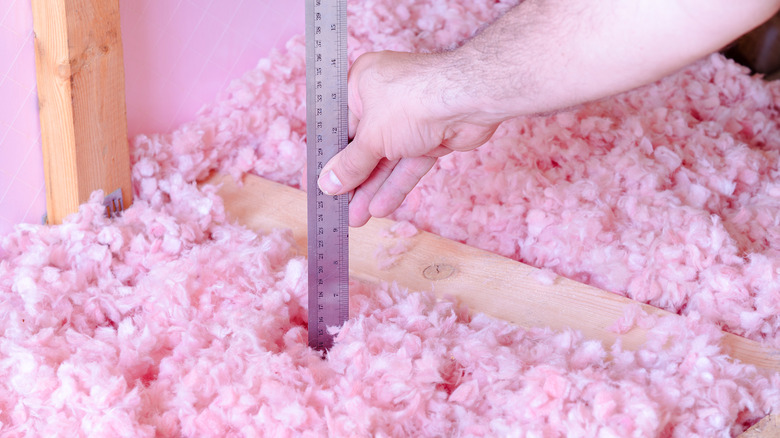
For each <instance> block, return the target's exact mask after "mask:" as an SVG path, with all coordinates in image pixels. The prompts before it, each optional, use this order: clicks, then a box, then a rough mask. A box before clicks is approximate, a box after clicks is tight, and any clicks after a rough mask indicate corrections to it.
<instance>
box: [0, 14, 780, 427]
mask: <svg viewBox="0 0 780 438" xmlns="http://www.w3.org/2000/svg"><path fill="white" fill-rule="evenodd" d="M510 3H511V2H502V1H495V0H448V1H445V0H431V1H426V2H413V1H411V0H403V1H396V0H377V1H365V2H353V4H351V5H350V26H351V27H350V33H351V35H350V47H351V53H352V55H351V56H352V59H354V58H355V57H356V56H357V55H358V54H360V53H362V52H364V51H367V50H373V49H396V50H423V51H425V50H436V49H441V48H446V47H451V46H453V45H456V44H457V43H458V42H459V41H462V40H463V39H465V38H467V37H468V36H469V35H471V34H472V33H473V32H474V31H475V30H476V29H478V28H479V27H480V26H481V25H483V24H484V23H486V22H488V21H490V20H491V19H493V18H494V17H496V16H497V15H498V14H500V13H501V11H504V10H506V9H507V8H508V7H510V6H511V4H510ZM303 54H304V45H303V41H302V38H300V37H299V38H294V39H293V40H291V41H290V42H289V43H288V44H287V48H286V50H285V51H284V52H283V53H275V54H273V55H272V56H271V57H270V59H265V60H262V61H260V63H259V64H258V66H257V68H256V69H255V70H253V71H250V72H248V73H247V74H246V75H244V76H243V77H242V78H241V79H239V80H236V81H234V82H233V83H232V84H231V86H230V88H229V90H228V91H227V92H226V93H224V94H223V95H222V96H220V97H219V98H218V99H217V101H216V102H215V103H214V104H213V105H211V106H209V107H207V108H205V109H204V110H203V111H202V112H201V113H200V114H199V116H198V117H197V119H196V120H194V121H192V122H190V123H187V124H185V125H183V126H182V127H180V128H179V129H177V130H176V131H174V132H172V133H171V134H167V135H151V136H140V137H138V138H136V139H135V141H134V142H133V148H132V153H133V157H132V158H133V162H134V165H133V179H134V188H135V190H136V193H137V201H136V203H135V204H134V205H133V206H132V207H131V208H129V209H128V210H127V211H126V212H125V214H124V216H123V217H121V218H119V219H116V220H107V219H105V218H103V217H102V216H101V208H100V196H99V195H95V196H94V197H93V200H92V201H91V202H90V203H88V204H85V205H84V206H83V207H82V209H81V211H80V212H79V213H78V214H77V215H74V216H72V217H71V218H70V219H69V221H68V222H67V223H66V224H64V225H62V226H53V227H42V226H31V225H20V226H18V227H17V229H16V230H15V231H14V232H13V233H12V234H10V235H8V236H6V237H5V238H4V239H3V241H2V246H1V249H0V293H1V295H0V329H2V335H1V336H0V434H2V436H47V437H49V436H68V437H71V436H117V437H144V436H149V437H151V436H164V437H168V436H172V437H175V436H191V437H196V436H273V437H284V436H328V435H329V436H337V437H341V436H529V437H559V436H560V437H563V436H565V437H590V436H599V437H650V436H662V437H666V436H675V437H691V436H702V437H716V436H732V435H735V434H737V433H739V432H741V431H742V430H744V429H745V428H746V427H748V426H749V425H750V424H753V423H755V422H756V421H757V420H758V419H759V418H761V417H763V416H764V415H766V414H767V413H768V412H770V411H773V410H774V411H776V412H777V410H778V408H780V375H777V374H769V373H766V372H763V371H760V370H757V369H756V368H755V367H752V366H747V365H744V364H741V363H735V362H732V361H730V360H729V359H727V357H726V356H725V354H724V352H723V351H721V349H720V347H719V338H720V333H721V332H720V330H718V329H719V328H721V329H724V330H727V331H730V332H733V333H736V334H740V335H743V336H746V337H748V338H751V339H754V340H757V341H761V342H764V343H765V344H766V345H768V346H771V347H774V348H777V347H780V340H778V336H777V335H778V331H779V330H780V320H778V314H780V281H779V280H778V275H780V223H779V221H780V219H778V218H780V172H779V171H778V162H780V157H779V156H778V151H779V150H780V127H779V126H778V123H777V120H778V107H779V106H780V83H765V82H763V81H762V80H761V79H760V78H756V77H751V76H749V75H748V73H747V72H746V71H745V69H743V68H741V67H739V66H737V65H735V64H733V63H731V62H730V61H727V60H725V59H724V58H722V57H721V56H719V55H713V56H710V57H708V58H707V59H704V60H702V61H701V62H699V63H697V64H696V65H694V66H692V67H690V68H687V69H686V70H684V71H682V72H679V73H678V74H675V75H674V76H672V77H669V78H667V79H664V80H662V81H660V82H658V83H656V84H653V85H650V86H647V87H644V88H642V89H640V90H636V91H633V92H630V93H626V94H624V95H622V96H618V97H616V98H612V99H608V100H605V101H602V102H598V103H594V104H590V105H585V106H582V107H580V108H577V109H575V110H572V111H568V112H561V113H558V114H556V115H552V116H549V117H539V118H526V119H519V120H515V121H512V122H508V123H505V124H504V125H503V126H502V128H501V129H500V131H499V132H498V133H497V135H496V136H495V138H494V139H493V140H492V141H491V142H490V144H488V145H486V146H485V147H483V148H481V149H480V150H478V151H475V152H471V153H462V154H454V155H451V156H448V157H446V158H444V159H442V160H440V162H439V164H438V165H437V166H436V167H435V169H434V170H433V171H432V173H431V174H430V175H429V176H427V177H426V178H425V179H424V180H423V182H422V183H421V184H420V186H419V187H418V188H417V189H416V190H415V191H414V192H413V193H412V195H411V196H410V198H409V199H408V201H407V202H406V204H405V205H404V206H403V207H402V208H401V209H400V210H399V211H398V212H397V213H396V214H395V217H396V219H398V220H405V221H408V222H410V223H411V224H413V225H414V226H415V227H417V228H420V229H425V230H429V231H433V232H435V233H439V234H441V235H444V236H446V237H450V238H453V239H456V240H460V241H463V242H466V243H468V244H470V245H473V246H477V247H481V248H484V249H487V250H490V251H494V252H498V253H501V254H504V255H506V256H509V257H512V258H515V259H518V260H521V261H524V262H527V263H530V264H532V265H535V266H538V267H540V268H544V269H545V271H544V273H545V274H544V275H543V277H544V278H546V279H548V281H554V279H555V275H562V276H567V277H571V278H574V279H577V280H580V281H583V282H586V283H589V284H593V285H596V286H599V287H602V288H605V289H608V290H611V291H613V292H615V293H619V294H622V295H626V296H629V297H631V298H633V299H635V300H638V301H642V302H646V303H651V304H653V305H656V306H659V307H662V308H665V309H667V310H670V311H673V312H677V313H679V314H681V315H684V317H683V318H667V319H653V318H650V317H647V316H643V315H641V314H640V313H641V312H638V311H637V310H638V309H631V311H630V312H629V313H627V315H626V316H625V317H624V318H622V319H621V320H620V321H616V322H615V325H614V327H613V328H614V330H617V331H625V330H628V329H629V328H630V327H631V326H632V325H639V326H642V327H645V328H648V329H649V336H648V341H647V343H646V344H645V345H644V346H643V347H642V348H641V349H639V350H637V351H626V350H623V349H622V348H621V347H620V345H616V346H614V347H612V348H610V349H609V350H605V349H604V347H602V346H601V344H599V343H597V342H595V341H589V340H586V339H583V338H582V336H581V334H579V333H578V332H574V331H565V332H551V331H549V330H546V329H544V328H534V329H527V330H526V329H521V328H518V327H515V326H512V325H510V324H508V323H505V322H502V321H498V320H494V319H491V318H489V317H486V316H483V315H479V314H477V315H474V316H469V314H468V312H467V311H466V310H465V309H462V308H460V307H458V306H457V305H456V304H454V303H451V302H446V301H445V302H437V301H436V300H435V299H434V298H433V297H432V296H431V295H430V294H427V293H409V292H408V291H406V290H400V289H399V288H398V287H397V286H392V285H384V286H366V285H361V284H354V285H353V288H352V297H351V305H352V318H351V319H350V321H349V322H348V323H347V324H346V325H345V327H344V328H343V329H342V330H341V332H340V333H339V335H338V338H337V341H336V345H335V347H334V348H333V350H332V351H331V352H330V354H329V356H328V358H327V360H321V359H320V358H319V356H318V355H317V354H316V353H314V352H313V351H312V350H310V349H309V348H308V347H307V346H306V336H305V333H306V306H307V299H306V294H307V288H306V279H307V274H306V263H305V260H304V259H303V258H301V257H298V256H295V252H294V250H293V245H294V243H293V240H292V239H291V235H290V232H289V230H278V231H275V232H272V233H269V234H267V235H262V236H257V235H255V234H254V233H253V232H250V231H247V230H246V229H244V228H242V227H241V226H238V225H236V224H233V223H230V222H229V221H228V220H227V219H226V217H225V214H224V209H223V206H222V204H221V201H220V200H219V199H218V198H217V197H216V196H215V194H214V189H213V188H205V189H202V190H201V189H199V188H198V187H197V186H196V185H195V181H196V180H198V179H200V178H203V177H205V176H206V175H207V174H208V173H209V172H211V171H213V170H222V171H226V172H231V173H233V174H234V175H240V174H242V173H244V172H253V173H256V174H258V175H261V176H264V177H267V178H270V179H273V180H276V181H280V182H283V183H286V184H289V185H292V186H298V185H299V183H300V181H301V179H302V173H303V172H302V171H303V166H304V161H305V160H304V155H305V146H304V140H305V139H304V132H305V130H304V119H305V108H304V94H305V90H304V83H305V78H304V56H303ZM395 237H398V236H395ZM391 255H392V254H391Z"/></svg>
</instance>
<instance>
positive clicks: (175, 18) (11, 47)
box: [0, 0, 304, 235]
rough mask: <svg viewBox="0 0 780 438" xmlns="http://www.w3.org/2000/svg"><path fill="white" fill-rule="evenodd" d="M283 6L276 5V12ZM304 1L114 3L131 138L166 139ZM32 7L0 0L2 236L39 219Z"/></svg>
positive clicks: (298, 26) (298, 22) (244, 66)
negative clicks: (160, 134) (121, 44)
mask: <svg viewBox="0 0 780 438" xmlns="http://www.w3.org/2000/svg"><path fill="white" fill-rule="evenodd" d="M279 4H283V5H284V6H283V7H279ZM303 7H304V2H302V1H294V2H278V1H277V2H274V1H272V0H120V12H121V18H122V38H123V42H124V49H125V80H126V96H127V99H126V100H127V119H128V130H129V135H130V136H131V137H132V136H135V135H137V134H139V133H152V132H168V131H170V130H171V129H173V128H175V127H176V126H178V125H179V124H181V123H182V122H184V121H186V120H189V119H191V118H192V117H193V116H194V115H195V113H196V112H197V111H198V109H199V108H200V107H201V106H202V105H204V104H206V103H209V102H211V101H212V100H213V99H214V97H215V96H216V94H217V92H218V91H219V90H221V89H223V88H224V87H225V86H226V85H227V83H228V82H229V81H230V80H231V79H233V78H236V77H239V76H240V75H241V74H242V73H243V72H245V71H247V70H249V69H251V68H252V67H254V65H255V64H256V63H257V61H258V60H259V59H260V58H262V57H264V56H265V55H267V54H268V53H269V51H270V50H271V48H273V47H283V45H284V42H285V41H287V39H289V38H290V37H291V36H292V35H294V34H296V33H302V32H303V14H304V11H303ZM43 181H44V180H43V163H42V156H41V146H40V126H39V123H38V111H37V94H36V90H35V54H34V50H33V34H32V11H31V6H30V0H0V235H3V234H5V233H7V232H8V231H10V230H11V228H12V227H13V226H14V225H15V224H18V223H22V222H27V223H39V222H40V220H41V217H42V216H43V215H44V214H45V213H46V199H45V188H44V183H43Z"/></svg>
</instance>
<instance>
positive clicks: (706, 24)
mask: <svg viewBox="0 0 780 438" xmlns="http://www.w3.org/2000/svg"><path fill="white" fill-rule="evenodd" d="M778 8H780V1H778V0H741V1H735V0H526V1H524V2H523V3H521V4H519V5H518V6H516V7H515V8H513V9H511V10H510V11H509V12H507V13H506V14H505V15H504V16H503V17H501V18H500V19H499V20H497V21H496V22H495V23H493V24H492V25H491V26H489V27H487V28H486V29H485V30H484V31H483V32H482V33H480V34H479V35H477V36H476V37H475V38H473V39H472V40H470V41H468V42H466V43H465V44H464V45H463V46H462V47H460V48H458V49H456V50H454V51H452V52H449V53H445V54H441V55H440V57H439V59H438V60H437V63H438V64H439V66H437V67H438V68H437V70H438V71H439V72H443V73H441V75H442V77H441V84H442V96H443V97H442V99H443V101H444V102H445V103H446V104H447V105H450V106H454V107H457V108H459V110H460V111H463V112H465V113H468V117H470V118H472V119H473V120H474V121H484V122H486V123H488V122H494V121H500V120H504V119H507V118H511V117H514V116H517V115H526V114H535V113H542V112H549V111H553V110H557V109H560V108H565V107H570V106H573V105H577V104H580V103H583V102H587V101H591V100H597V99H600V98H603V97H606V96H609V95H612V94H616V93H619V92H622V91H626V90H629V89H632V88H635V87H638V86H641V85H644V84H647V83H650V82H652V81H655V80H657V79H660V78H661V77H663V76H665V75H667V74H669V73H672V72H674V71H675V70H678V69H679V68H681V67H683V66H685V65H688V64H690V63H691V62H693V61H695V60H696V59H699V58H701V57H702V56H704V55H706V54H708V53H711V52H713V51H716V50H718V49H720V48H721V47H723V46H724V45H726V44H728V43H729V42H731V41H733V40H734V39H736V38H737V37H739V36H740V35H741V34H743V33H745V32H747V31H749V30H751V29H752V28H754V27H756V26H758V25H759V24H761V23H762V22H763V21H765V20H766V19H768V18H769V17H770V16H771V15H772V14H773V13H775V12H776V11H777V9H778Z"/></svg>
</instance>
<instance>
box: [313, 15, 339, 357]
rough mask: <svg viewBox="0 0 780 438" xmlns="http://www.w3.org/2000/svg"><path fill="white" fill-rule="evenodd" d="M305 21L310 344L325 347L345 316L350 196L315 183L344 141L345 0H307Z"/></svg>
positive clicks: (317, 347) (331, 341)
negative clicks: (324, 189) (331, 192)
mask: <svg viewBox="0 0 780 438" xmlns="http://www.w3.org/2000/svg"><path fill="white" fill-rule="evenodd" d="M306 20H307V27H306V30H307V33H306V69H307V70H306V71H307V74H306V79H307V84H306V87H307V155H308V159H307V160H308V170H307V179H308V195H307V196H308V201H309V202H308V210H309V213H308V223H309V225H308V228H309V237H308V240H309V243H308V245H309V251H308V252H309V345H310V346H311V347H312V348H316V349H319V350H327V349H328V348H330V347H331V346H332V344H333V338H332V336H331V335H330V334H328V332H327V326H340V325H341V324H343V322H344V321H346V320H347V319H348V318H349V265H348V263H349V261H348V254H349V249H348V247H347V245H348V229H349V228H348V198H347V195H341V196H330V195H326V194H324V193H323V192H322V191H321V190H320V189H319V188H318V187H317V183H316V181H317V179H318V178H319V175H320V172H321V171H322V168H323V166H324V165H325V163H327V161H328V160H330V158H332V157H333V156H334V155H335V154H336V153H337V152H338V151H339V150H340V149H341V148H343V147H344V146H346V144H347V141H348V132H347V131H348V121H347V88H346V80H347V59H346V58H347V50H346V35H347V32H346V31H347V29H346V1H345V0H330V1H328V0H308V1H307V4H306Z"/></svg>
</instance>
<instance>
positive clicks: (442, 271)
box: [423, 263, 455, 281]
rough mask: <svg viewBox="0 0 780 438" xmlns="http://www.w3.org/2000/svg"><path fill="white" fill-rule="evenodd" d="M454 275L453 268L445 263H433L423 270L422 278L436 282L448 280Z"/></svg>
mask: <svg viewBox="0 0 780 438" xmlns="http://www.w3.org/2000/svg"><path fill="white" fill-rule="evenodd" d="M453 274H455V266H452V265H450V264H447V263H434V264H432V265H430V266H428V267H427V268H425V269H423V277H425V278H427V279H428V280H432V281H438V280H444V279H445V278H450V277H452V275H453Z"/></svg>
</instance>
